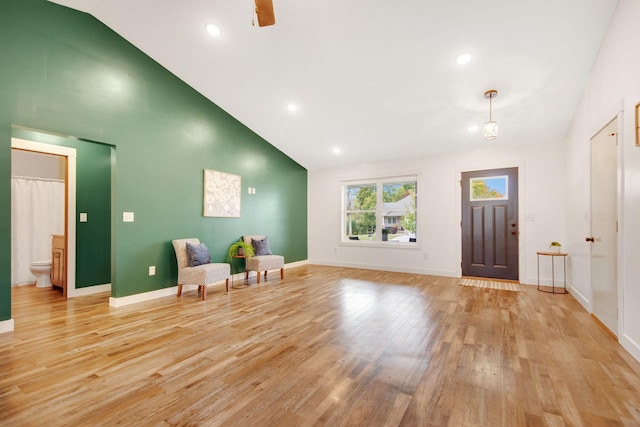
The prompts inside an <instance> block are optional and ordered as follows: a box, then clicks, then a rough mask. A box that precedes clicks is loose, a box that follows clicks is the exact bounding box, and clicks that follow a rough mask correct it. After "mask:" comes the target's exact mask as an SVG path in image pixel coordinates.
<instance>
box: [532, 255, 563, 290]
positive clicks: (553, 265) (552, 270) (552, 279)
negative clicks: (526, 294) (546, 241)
mask: <svg viewBox="0 0 640 427" xmlns="http://www.w3.org/2000/svg"><path fill="white" fill-rule="evenodd" d="M537 254H538V290H539V291H540V292H547V293H550V294H566V293H567V256H568V255H569V254H567V253H564V252H544V251H543V252H537ZM540 256H548V257H551V291H546V290H544V289H540ZM556 257H562V261H563V269H562V270H563V271H562V272H563V276H564V277H563V282H562V292H556V277H555V276H556V271H555V262H554V261H555V259H556ZM558 289H560V287H559V286H558Z"/></svg>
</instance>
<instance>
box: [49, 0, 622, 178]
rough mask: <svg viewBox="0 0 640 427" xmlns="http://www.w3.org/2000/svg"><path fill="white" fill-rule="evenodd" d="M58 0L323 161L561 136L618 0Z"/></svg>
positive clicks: (313, 165) (342, 162) (303, 154)
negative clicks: (268, 14) (265, 7)
mask: <svg viewBox="0 0 640 427" xmlns="http://www.w3.org/2000/svg"><path fill="white" fill-rule="evenodd" d="M50 1H54V2H55V3H59V4H62V5H65V6H69V7H72V8H74V9H78V10H81V11H84V12H87V13H90V14H91V15H93V16H95V17H96V18H97V19H99V20H100V21H102V22H103V23H104V24H106V25H107V26H109V27H110V28H112V29H113V30H114V31H116V32H117V33H119V34H120V35H121V36H122V37H124V38H125V39H127V40H128V41H129V42H131V43H132V44H134V45H135V46H137V47H138V48H139V49H141V50H142V51H144V52H145V53H146V54H147V55H149V56H150V57H152V58H153V59H155V60H156V61H157V62H158V63H160V64H162V65H163V66H164V67H165V68H167V69H168V70H170V71H171V72H173V73H174V74H175V75H177V76H178V77H179V78H181V79H182V80H184V81H185V82H186V83H188V84H189V85H191V86H192V87H193V88H195V89H196V90H198V91H199V92H200V93H202V94H203V95H204V96H206V97H207V98H209V99H210V100H211V101H213V102H214V103H216V104H217V105H219V106H220V107H222V108H223V109H224V110H226V111H227V112H228V113H230V114H231V115H232V116H234V117H235V118H237V119H238V120H239V121H241V122H242V123H244V124H245V125H246V126H248V127H249V128H250V129H252V130H253V131H254V132H256V133H257V134H258V135H260V136H262V137H263V138H264V139H265V140H267V141H268V142H269V143H271V144H273V145H274V146H276V147H277V148H279V149H280V150H281V151H283V152H284V153H285V154H287V155H289V156H290V157H291V158H292V159H294V160H295V161H297V162H298V163H300V164H301V165H303V166H304V167H306V168H307V169H310V170H313V169H322V168H328V167H334V166H346V165H350V164H355V163H362V162H373V161H381V160H388V161H397V160H401V159H403V158H407V157H416V156H426V155H430V154H433V153H439V152H443V151H453V150H472V149H477V148H481V147H485V146H487V145H493V146H507V145H514V144H526V143H534V142H543V141H561V140H562V139H563V138H564V137H565V134H566V132H567V129H568V127H569V125H570V122H571V119H572V117H573V113H574V111H575V108H576V106H577V104H578V101H579V99H580V96H581V93H582V91H583V89H584V86H585V82H586V79H587V76H588V74H589V71H590V69H591V66H592V64H593V62H594V59H595V57H596V55H597V53H598V49H599V47H600V45H601V43H602V39H603V36H604V34H605V32H606V30H607V26H608V23H609V20H610V18H611V15H612V13H613V11H614V9H615V6H616V0H562V1H560V0H537V1H528V2H524V1H514V0H483V1H478V0H450V1H435V0H404V1H381V0H368V1H365V0H322V1H311V0H273V1H274V9H275V17H276V24H275V25H274V26H269V27H259V26H258V25H257V22H256V25H252V21H253V20H254V10H253V8H254V6H253V4H254V3H253V0H179V1H178V0H135V1H132V0H50ZM210 23H212V24H215V25H217V26H218V27H219V28H220V29H221V35H220V36H219V37H212V36H211V35H210V34H209V33H208V32H207V31H206V28H205V27H206V25H207V24H210ZM461 53H470V54H471V55H472V59H471V61H470V62H469V63H467V64H466V65H459V64H457V63H456V57H457V56H458V55H459V54H461ZM488 89H497V90H498V92H499V93H498V97H497V98H495V100H494V101H493V118H494V120H496V121H497V122H498V125H499V127H500V130H499V135H498V138H497V139H496V140H495V141H492V142H488V141H484V140H483V138H482V130H481V129H480V130H479V131H476V132H469V131H468V128H469V126H471V125H474V124H475V125H479V126H480V128H481V127H482V125H483V124H484V123H485V122H486V121H488V119H489V101H488V100H487V99H485V98H484V96H483V94H484V92H485V91H486V90H488ZM292 103H293V104H295V105H297V107H298V109H297V111H295V112H291V111H289V110H288V108H287V106H288V105H289V104H292ZM334 148H340V150H341V152H340V153H339V154H336V153H334V151H333V150H334Z"/></svg>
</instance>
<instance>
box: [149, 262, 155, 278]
mask: <svg viewBox="0 0 640 427" xmlns="http://www.w3.org/2000/svg"><path fill="white" fill-rule="evenodd" d="M155 275H156V266H155V265H150V266H149V276H155Z"/></svg>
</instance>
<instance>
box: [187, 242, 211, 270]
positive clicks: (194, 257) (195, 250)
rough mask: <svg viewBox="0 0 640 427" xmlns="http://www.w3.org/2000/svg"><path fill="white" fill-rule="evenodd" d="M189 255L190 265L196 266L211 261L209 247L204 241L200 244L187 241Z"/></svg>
mask: <svg viewBox="0 0 640 427" xmlns="http://www.w3.org/2000/svg"><path fill="white" fill-rule="evenodd" d="M187 256H188V257H189V266H190V267H196V266H198V265H202V264H209V263H210V262H211V254H210V253H209V248H208V247H207V245H205V244H204V243H200V244H199V245H192V244H191V243H187Z"/></svg>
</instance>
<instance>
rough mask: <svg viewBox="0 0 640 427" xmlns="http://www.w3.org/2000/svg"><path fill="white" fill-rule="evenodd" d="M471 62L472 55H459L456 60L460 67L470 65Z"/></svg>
mask: <svg viewBox="0 0 640 427" xmlns="http://www.w3.org/2000/svg"><path fill="white" fill-rule="evenodd" d="M469 61H471V54H470V53H463V54H462V55H458V57H457V58H456V62H457V63H458V64H460V65H464V64H468V63H469Z"/></svg>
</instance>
